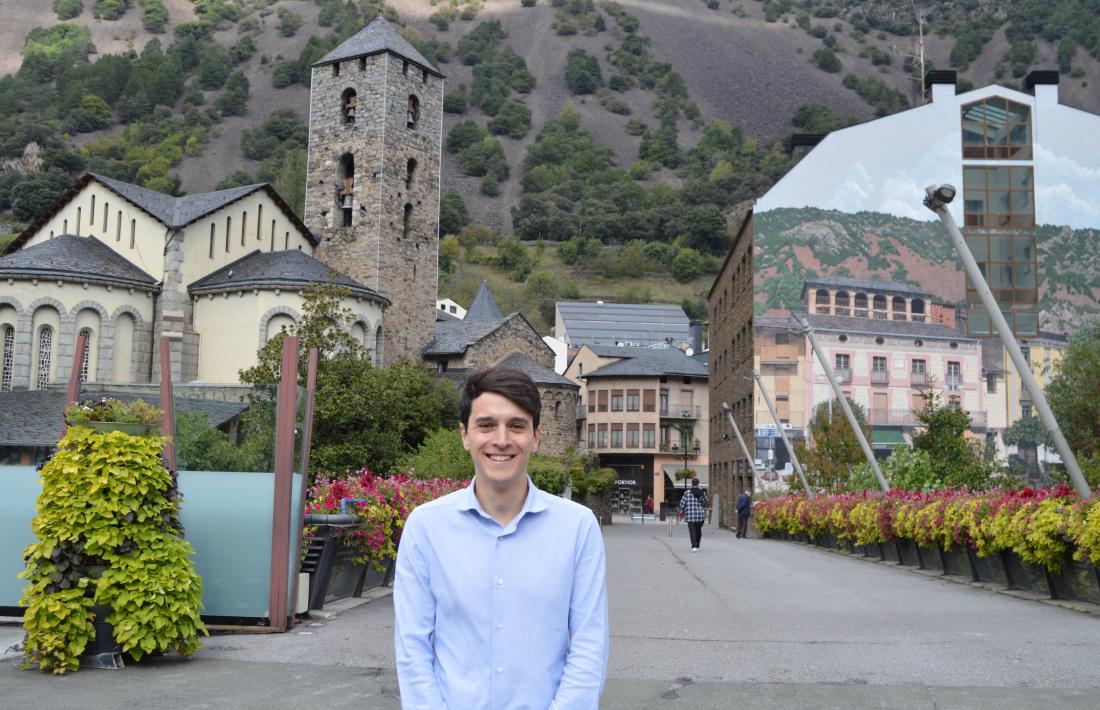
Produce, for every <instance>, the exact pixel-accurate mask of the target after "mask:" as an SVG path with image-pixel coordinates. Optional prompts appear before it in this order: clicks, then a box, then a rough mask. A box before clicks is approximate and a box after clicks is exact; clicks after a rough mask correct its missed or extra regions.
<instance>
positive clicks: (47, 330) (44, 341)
mask: <svg viewBox="0 0 1100 710" xmlns="http://www.w3.org/2000/svg"><path fill="white" fill-rule="evenodd" d="M52 355H53V328H51V327H50V326H48V325H46V326H42V329H41V330H40V331H38V374H37V377H36V378H35V384H36V385H37V389H45V388H46V385H47V384H49V382H50V361H51V356H52Z"/></svg>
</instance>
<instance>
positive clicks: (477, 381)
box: [458, 367, 542, 429]
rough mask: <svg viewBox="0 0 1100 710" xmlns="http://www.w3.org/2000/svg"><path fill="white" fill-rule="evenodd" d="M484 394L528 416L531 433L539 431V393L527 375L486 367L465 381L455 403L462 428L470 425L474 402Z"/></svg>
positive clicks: (502, 368) (540, 401) (540, 408)
mask: <svg viewBox="0 0 1100 710" xmlns="http://www.w3.org/2000/svg"><path fill="white" fill-rule="evenodd" d="M486 392H492V393H494V394H499V395H500V396H501V397H504V398H505V399H507V400H508V401H510V402H511V403H512V404H514V405H516V406H517V407H519V408H520V409H522V410H523V411H525V412H527V413H528V414H529V415H531V425H532V426H533V427H534V428H535V429H538V428H539V416H540V415H541V414H542V398H541V397H539V389H538V387H535V383H534V382H533V381H532V380H531V378H530V377H529V376H528V375H527V373H525V372H521V371H520V370H516V369H513V368H511V367H487V368H485V369H484V370H478V371H477V372H475V373H474V374H472V375H470V376H469V377H467V378H466V382H465V384H463V385H462V394H461V395H460V396H459V399H458V414H459V418H460V419H461V421H462V426H468V425H469V423H470V411H471V410H472V409H473V407H474V400H475V399H477V398H478V397H480V396H481V395H483V394H485V393H486Z"/></svg>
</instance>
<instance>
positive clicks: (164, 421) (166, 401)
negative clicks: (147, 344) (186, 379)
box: [160, 338, 176, 473]
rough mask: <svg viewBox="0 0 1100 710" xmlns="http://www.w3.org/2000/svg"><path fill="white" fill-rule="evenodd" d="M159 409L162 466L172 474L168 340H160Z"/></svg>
mask: <svg viewBox="0 0 1100 710" xmlns="http://www.w3.org/2000/svg"><path fill="white" fill-rule="evenodd" d="M160 409H161V411H162V412H163V413H164V415H163V416H162V417H161V420H160V433H161V434H163V435H164V436H167V437H168V443H167V444H165V445H164V464H165V466H167V467H168V470H169V471H171V472H172V473H175V472H176V443H175V438H176V414H175V402H174V401H173V394H172V363H171V360H170V358H169V352H168V338H161V339H160Z"/></svg>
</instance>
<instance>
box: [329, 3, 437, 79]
mask: <svg viewBox="0 0 1100 710" xmlns="http://www.w3.org/2000/svg"><path fill="white" fill-rule="evenodd" d="M379 52H391V53H393V54H396V55H397V56H399V57H401V58H402V59H408V60H409V61H410V62H413V63H414V64H417V65H419V66H420V67H421V68H422V69H427V70H428V71H430V72H431V73H432V74H435V75H436V76H440V77H442V76H443V74H441V73H440V71H439V70H438V69H436V68H435V65H433V64H432V63H431V62H429V61H428V60H427V59H425V58H424V55H422V54H421V53H420V52H418V51H417V50H416V47H414V46H412V45H411V44H409V41H408V40H407V39H405V38H404V37H402V36H401V33H400V32H399V31H398V29H397V27H395V26H394V25H392V24H391V23H389V22H388V21H387V20H386V19H385V18H384V17H382V16H381V15H379V16H378V17H376V18H374V20H373V21H372V22H371V23H370V24H369V25H367V26H366V27H364V28H363V29H361V30H359V31H358V32H356V33H355V34H353V35H352V36H351V37H348V38H347V39H346V40H344V42H343V43H342V44H341V45H340V46H339V47H337V48H336V49H334V50H332V51H331V52H329V53H328V54H326V55H325V56H323V57H321V58H320V59H319V60H318V61H316V62H314V64H313V66H315V67H319V66H322V65H324V64H332V63H333V62H339V61H343V60H345V59H352V58H353V57H363V56H367V55H370V54H378V53H379Z"/></svg>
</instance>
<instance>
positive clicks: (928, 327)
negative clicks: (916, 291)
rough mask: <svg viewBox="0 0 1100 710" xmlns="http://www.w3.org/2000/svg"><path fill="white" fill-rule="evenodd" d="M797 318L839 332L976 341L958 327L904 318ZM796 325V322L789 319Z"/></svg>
mask: <svg viewBox="0 0 1100 710" xmlns="http://www.w3.org/2000/svg"><path fill="white" fill-rule="evenodd" d="M794 315H795V317H797V318H805V319H806V321H807V322H808V323H809V324H810V325H812V326H813V327H814V328H815V329H816V330H828V331H834V332H839V333H867V334H871V335H893V336H902V337H904V336H912V337H918V338H939V339H941V340H957V341H964V340H965V341H967V342H976V341H977V340H978V339H977V338H971V337H970V336H968V335H966V334H965V333H963V332H962V331H960V330H958V329H956V328H948V327H947V326H946V325H941V324H939V323H914V322H911V321H903V320H877V319H871V318H849V317H847V316H825V315H817V314H809V315H807V314H805V313H795V314H794ZM787 322H788V323H790V324H791V326H792V327H794V322H793V321H791V320H787Z"/></svg>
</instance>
